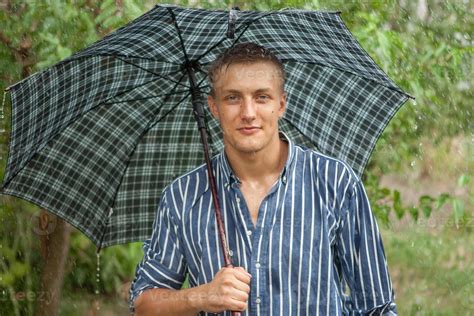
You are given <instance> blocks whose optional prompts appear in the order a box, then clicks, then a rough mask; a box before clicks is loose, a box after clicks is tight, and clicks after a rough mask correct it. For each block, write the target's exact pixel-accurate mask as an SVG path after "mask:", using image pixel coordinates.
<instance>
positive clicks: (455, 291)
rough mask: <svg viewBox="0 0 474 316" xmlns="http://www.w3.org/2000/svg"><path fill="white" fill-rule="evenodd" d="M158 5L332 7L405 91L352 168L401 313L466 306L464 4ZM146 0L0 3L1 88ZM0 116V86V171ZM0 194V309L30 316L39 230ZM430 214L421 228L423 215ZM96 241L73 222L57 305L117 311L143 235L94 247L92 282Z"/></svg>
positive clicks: (469, 182) (468, 178)
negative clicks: (363, 160)
mask: <svg viewBox="0 0 474 316" xmlns="http://www.w3.org/2000/svg"><path fill="white" fill-rule="evenodd" d="M169 3H180V4H182V5H185V6H198V7H204V8H219V9H225V8H230V7H231V6H234V5H237V6H239V7H240V8H241V9H242V10H251V9H252V10H253V9H257V10H270V9H271V10H276V9H280V8H284V7H293V8H304V9H319V10H331V11H333V10H337V11H342V14H341V16H342V18H343V19H344V21H345V22H346V25H347V27H348V28H349V30H350V31H351V32H352V33H353V34H354V35H355V37H356V38H357V39H358V40H359V42H360V43H361V45H362V46H363V47H364V48H365V50H366V51H367V52H368V53H369V54H370V55H371V56H372V58H373V59H374V60H375V61H376V62H377V64H378V65H380V67H381V68H382V69H383V70H384V71H385V72H386V73H387V74H388V75H389V76H390V78H393V79H394V81H395V82H396V83H397V84H398V85H399V86H400V87H401V88H402V89H404V90H405V91H407V92H408V93H409V94H411V95H413V96H414V97H415V98H416V101H415V102H408V103H407V104H406V105H405V106H404V107H403V108H402V109H401V110H400V111H399V112H398V113H397V114H396V115H395V117H394V118H393V120H392V121H391V122H390V124H389V125H388V126H387V128H386V130H385V131H384V133H383V134H382V135H381V138H380V140H379V142H378V144H377V147H376V149H375V151H374V153H373V157H372V159H371V161H370V163H369V165H368V168H367V170H366V173H365V175H364V182H365V184H366V187H367V191H368V195H369V198H370V200H371V204H372V208H373V210H374V212H375V214H376V216H377V218H378V220H379V222H380V223H382V226H383V227H382V232H383V238H384V241H385V248H386V250H387V257H388V260H389V267H390V269H391V270H390V271H391V273H392V274H393V279H394V287H395V291H396V293H397V295H398V298H399V300H397V302H398V305H399V312H400V314H401V315H465V314H466V311H467V314H469V311H471V312H472V311H473V306H474V302H473V301H472V293H474V280H473V278H472V276H473V275H474V274H473V272H474V271H473V269H472V262H473V258H472V254H473V253H474V251H473V249H472V245H473V244H474V237H473V235H472V228H473V225H472V224H473V208H474V207H473V206H474V193H473V187H474V183H473V182H474V180H473V179H472V175H473V174H474V158H473V157H474V150H473V146H472V143H473V141H474V132H473V128H472V127H473V126H472V124H473V117H472V116H473V108H472V100H473V95H472V94H473V89H472V86H473V79H472V78H473V75H472V53H473V46H472V34H473V31H474V27H473V19H472V16H473V13H474V12H473V11H474V9H473V7H472V5H471V4H470V2H469V1H440V0H432V1H422V0H418V1H406V0H405V1H403V0H402V1H393V0H391V1H362V2H359V1H342V0H334V1H329V0H323V1H318V0H314V1H297V0H293V1H279V0H266V1H217V0H215V1H214V0H209V1H179V2H178V1H176V2H169ZM153 5H154V3H153V2H151V1H138V0H121V1H112V0H106V1H101V2H95V1H86V0H82V1H81V0H76V1H71V0H69V1H60V0H43V1H2V2H1V3H0V22H1V25H2V27H1V29H0V86H1V87H7V86H8V85H10V84H13V83H15V82H17V81H19V80H21V79H22V78H24V77H25V76H28V75H29V74H32V73H34V72H36V71H39V70H41V69H44V68H46V67H49V66H51V65H53V64H54V63H56V62H58V61H59V60H61V59H63V58H65V57H67V56H69V55H70V54H71V53H73V52H75V51H78V50H80V49H82V48H84V47H87V46H88V45H90V44H91V43H93V42H94V41H96V40H98V39H99V38H101V37H103V36H104V35H106V34H108V33H109V32H111V31H113V30H114V29H116V28H118V27H120V26H122V25H124V24H125V23H127V22H129V21H131V20H132V19H134V18H136V17H138V16H139V15H141V14H142V13H144V12H145V11H147V10H149V9H150V8H151V7H152V6H153ZM10 113H11V112H10V101H9V98H8V96H7V98H6V104H5V106H4V114H0V115H4V118H3V117H1V118H0V122H1V123H0V124H3V125H2V126H0V129H1V130H2V133H0V144H1V147H0V155H1V156H2V159H1V160H0V169H1V171H0V174H1V175H2V177H3V170H4V169H5V164H6V159H5V158H6V154H7V144H8V139H9V131H10V124H11V122H10ZM387 178H388V179H389V180H387V181H385V182H383V181H384V179H387ZM390 179H391V180H390ZM394 179H395V180H394ZM397 179H401V180H400V182H401V184H398V182H397V181H398V180H397ZM1 199H2V202H3V203H1V204H0V221H1V225H0V233H1V234H0V236H1V240H2V241H1V244H0V251H1V253H0V256H1V258H0V259H1V260H0V297H1V299H0V301H1V302H2V304H0V315H32V314H33V310H34V302H35V301H36V300H38V299H39V297H38V295H39V294H38V293H37V292H35V291H36V290H37V288H38V283H39V280H38V278H39V274H40V269H41V256H40V254H39V244H38V238H37V236H36V235H35V233H34V231H33V229H32V218H33V217H34V215H35V214H37V212H38V208H37V207H36V206H34V205H32V204H29V203H27V202H24V201H22V200H19V199H16V198H14V197H9V196H2V197H1ZM430 220H433V221H434V224H433V225H423V224H427V223H429V221H430ZM95 251H96V249H95V247H94V246H93V245H92V243H91V242H90V241H89V240H88V239H87V238H86V237H84V236H83V235H82V234H81V233H79V232H77V231H74V232H73V234H72V237H71V248H70V254H69V258H68V263H67V267H66V271H67V275H66V278H65V280H64V287H63V294H62V297H63V299H62V305H61V314H64V315H84V314H85V313H86V312H87V311H88V310H90V309H91V306H92V307H94V304H96V303H97V302H102V303H101V304H102V305H101V306H102V309H104V308H109V305H113V304H110V300H113V299H115V300H116V302H120V304H118V305H120V306H119V307H120V308H122V309H120V310H119V309H115V310H114V312H113V314H115V315H117V314H119V313H120V312H122V313H126V303H125V301H124V297H126V289H127V284H128V282H130V281H131V280H132V278H133V276H134V270H135V266H136V264H137V262H138V261H139V260H140V259H141V256H142V251H141V244H140V243H134V244H129V245H121V246H114V247H110V248H106V249H104V250H102V252H101V259H100V271H99V275H100V278H99V281H98V282H97V278H96V274H97V272H98V271H97V270H96V268H97V261H96V254H95ZM96 291H98V294H96ZM35 293H36V294H35ZM469 297H470V298H469ZM91 302H92V303H91ZM105 302H109V303H105ZM118 305H116V307H115V308H118V307H117V306H118ZM94 308H95V307H94ZM110 309H112V307H110ZM124 311H125V312H124ZM473 313H474V312H473Z"/></svg>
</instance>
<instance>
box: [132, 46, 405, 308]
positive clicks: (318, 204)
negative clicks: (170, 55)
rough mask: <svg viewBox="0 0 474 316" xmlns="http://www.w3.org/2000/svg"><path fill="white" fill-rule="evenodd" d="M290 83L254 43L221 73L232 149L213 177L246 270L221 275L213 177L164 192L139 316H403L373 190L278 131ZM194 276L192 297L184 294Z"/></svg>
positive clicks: (220, 109)
mask: <svg viewBox="0 0 474 316" xmlns="http://www.w3.org/2000/svg"><path fill="white" fill-rule="evenodd" d="M284 78H285V75H284V70H283V66H282V64H281V62H280V61H279V60H278V58H276V57H275V55H273V54H272V53H271V52H270V51H269V50H267V49H265V48H263V47H261V46H258V45H256V44H252V43H244V44H238V45H236V46H234V47H233V48H231V49H230V50H228V51H227V52H225V53H224V54H223V55H222V56H220V57H219V58H218V59H217V60H216V61H215V62H214V63H213V65H212V66H211V68H210V70H209V79H210V83H211V86H212V91H211V93H210V95H209V96H208V104H209V108H210V111H211V112H212V114H213V116H214V117H215V118H216V119H217V120H218V121H219V123H220V125H221V128H222V132H223V138H224V146H225V147H224V151H223V152H222V153H221V154H219V155H217V156H216V157H214V158H213V168H214V174H215V175H216V181H217V186H218V194H219V199H220V203H221V206H222V212H223V214H222V216H223V219H224V225H225V228H226V233H227V239H228V244H229V249H231V251H232V253H231V255H232V261H233V264H234V266H235V267H234V268H221V267H223V266H224V260H223V256H222V254H221V248H220V244H219V240H218V236H217V229H216V220H215V215H214V210H213V207H212V197H211V191H210V189H209V185H208V178H207V173H206V168H205V166H201V167H199V168H197V169H195V170H193V171H191V172H189V173H187V174H185V175H183V176H182V177H180V178H178V179H176V180H175V181H174V182H173V183H171V184H170V185H169V186H168V187H167V188H166V189H165V190H164V192H163V197H162V199H161V202H160V206H159V208H158V212H157V216H156V220H155V223H154V227H153V234H152V236H151V239H150V240H147V241H146V242H145V245H144V251H145V256H144V258H143V260H142V262H141V263H140V264H139V265H138V267H137V274H136V278H135V280H134V282H133V284H132V289H131V307H132V309H133V308H135V313H136V315H196V314H197V313H199V312H201V314H202V315H210V314H211V313H221V312H223V311H230V310H234V311H243V315H289V314H291V313H294V314H295V315H296V314H302V315H331V316H332V315H366V314H371V315H396V305H395V303H394V293H393V290H392V285H391V280H390V276H389V272H388V268H387V264H386V260H385V254H384V249H383V246H382V241H381V238H380V234H379V231H378V228H377V224H376V222H375V218H374V217H373V214H372V213H371V210H370V206H369V202H368V200H367V196H366V194H365V191H364V187H363V185H362V182H361V181H360V179H358V178H357V176H356V175H355V173H354V172H353V171H352V169H351V168H350V167H349V166H348V165H347V164H345V163H344V162H343V161H340V160H337V159H334V158H331V157H327V156H325V155H322V154H320V153H317V152H315V151H312V150H309V149H306V148H302V147H300V146H298V145H296V144H294V143H293V142H292V141H291V140H290V139H288V137H287V136H286V135H285V134H283V133H280V132H279V130H278V120H279V119H280V118H281V117H282V116H283V114H284V112H285V108H286V93H285V91H284ZM186 273H188V275H189V283H190V286H191V288H189V289H180V288H181V285H182V282H183V281H184V278H185V274H186ZM222 315H224V313H223V314H222ZM225 315H230V312H226V314H225Z"/></svg>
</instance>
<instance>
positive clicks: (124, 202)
mask: <svg viewBox="0 0 474 316" xmlns="http://www.w3.org/2000/svg"><path fill="white" fill-rule="evenodd" d="M236 17H237V16H236V15H235V12H232V14H231V15H230V18H229V11H219V10H216V11H209V10H202V9H186V8H181V7H175V6H161V5H160V6H156V7H155V8H153V9H152V10H151V11H149V12H147V13H146V14H144V15H142V16H140V17H139V18H137V19H135V20H134V21H132V22H131V23H129V24H127V25H126V26H124V27H122V28H120V29H118V30H116V31H115V32H113V33H111V34H110V35H108V36H106V37H105V38H103V39H102V40H100V41H98V42H96V43H94V44H93V45H92V46H90V47H88V48H86V49H84V50H82V51H80V52H78V53H76V54H74V55H73V56H71V57H69V58H67V59H65V60H63V61H61V62H59V63H58V64H56V65H54V66H52V67H51V68H49V69H46V70H44V71H41V72H38V73H36V74H34V75H32V76H30V77H28V78H26V79H25V80H23V81H21V82H19V83H17V84H15V85H13V86H11V87H10V88H9V90H10V92H11V97H12V132H11V140H10V147H9V156H8V161H7V167H6V171H5V176H4V179H3V184H2V188H1V190H2V193H4V194H9V195H13V196H17V197H20V198H22V199H25V200H28V201H31V202H33V203H35V204H37V205H39V206H41V207H43V208H45V209H47V210H48V211H50V212H52V213H54V214H57V215H58V216H59V217H61V218H63V219H64V220H66V221H67V222H69V223H71V224H72V225H74V226H75V227H77V228H78V229H79V230H81V231H82V232H83V233H85V234H86V235H87V236H88V237H89V238H90V239H91V240H92V241H93V242H94V243H95V244H96V245H97V246H98V247H105V246H110V245H113V244H118V243H126V242H131V241H138V240H143V239H145V238H147V237H148V236H149V235H150V233H151V227H152V222H153V220H154V215H155V211H156V207H157V204H158V202H159V198H160V193H161V190H162V189H163V188H164V186H165V185H167V184H168V183H169V182H170V181H171V180H172V179H173V178H175V177H177V176H178V175H180V174H182V173H184V172H186V171H188V170H190V169H192V168H195V167H196V166H198V165H200V164H202V162H203V158H202V157H203V147H202V145H201V141H200V138H199V133H196V127H197V125H196V122H195V120H194V118H193V115H194V114H193V106H192V105H191V100H192V94H193V95H194V99H195V101H196V100H197V101H199V102H201V103H203V101H202V95H204V94H207V93H208V91H209V86H208V82H207V68H208V66H209V65H210V63H211V62H212V61H213V60H214V59H215V58H216V57H217V55H218V54H220V53H222V52H223V51H224V50H226V49H227V48H229V47H231V46H232V45H234V44H236V43H239V42H255V43H258V44H260V45H263V46H265V47H267V48H271V49H272V50H273V51H274V52H275V53H276V54H277V56H278V57H279V58H280V59H281V60H282V61H283V63H284V66H285V70H286V73H287V82H286V86H285V89H286V91H287V92H288V97H287V110H286V114H285V116H284V117H283V119H282V120H281V124H280V128H281V129H282V130H283V131H285V132H286V133H287V134H288V135H289V136H290V137H291V138H292V139H293V140H294V141H295V142H296V143H299V144H302V145H305V146H307V147H311V148H314V149H317V150H318V151H320V152H322V153H324V154H327V155H331V156H334V157H337V158H340V159H343V160H345V161H346V162H348V163H349V165H351V166H352V168H353V169H354V170H355V172H356V173H357V174H358V175H361V174H362V172H363V169H364V167H365V165H366V164H367V161H368V159H369V157H370V154H371V152H372V150H373V147H374V145H375V142H376V141H377V138H378V137H379V135H380V134H381V133H382V131H383V129H384V128H385V126H386V125H387V123H388V121H389V120H390V119H391V117H392V116H393V115H394V114H395V113H396V112H397V110H398V109H399V108H400V107H401V105H402V104H403V103H404V102H405V101H406V100H407V98H408V97H409V96H408V95H407V94H405V93H404V92H403V91H402V90H401V89H400V88H398V87H397V86H396V85H395V84H394V83H393V82H392V81H391V80H390V79H389V78H388V77H387V75H386V74H384V72H383V71H382V70H381V69H380V68H379V67H378V66H377V65H376V64H375V63H374V61H373V60H372V59H371V58H370V56H369V55H368V54H367V53H366V52H365V51H364V50H363V49H362V48H361V46H360V45H359V44H358V42H357V41H356V40H355V39H354V38H353V36H352V35H351V33H350V32H349V31H348V29H347V28H346V26H345V24H344V22H343V21H342V19H341V17H340V15H339V12H317V11H306V10H281V11H267V12H255V11H241V12H239V13H238V18H236ZM190 72H191V73H192V76H191V75H190ZM191 77H194V78H195V83H194V85H195V91H194V93H192V91H191V89H190V87H191V85H192V82H191V80H190V78H191ZM196 91H197V92H198V93H196ZM199 98H201V99H200V100H198V99H199ZM202 115H203V116H205V117H206V122H207V123H206V125H207V135H208V138H209V146H210V149H211V154H215V153H217V152H219V151H221V150H222V148H223V143H222V137H221V136H222V135H221V131H220V127H219V125H218V123H217V122H216V121H215V120H213V119H212V118H211V114H210V113H209V111H208V109H207V107H205V108H204V109H203V113H202Z"/></svg>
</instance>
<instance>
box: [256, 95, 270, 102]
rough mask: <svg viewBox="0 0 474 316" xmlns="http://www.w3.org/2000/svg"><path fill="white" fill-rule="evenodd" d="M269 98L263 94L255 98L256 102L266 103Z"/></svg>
mask: <svg viewBox="0 0 474 316" xmlns="http://www.w3.org/2000/svg"><path fill="white" fill-rule="evenodd" d="M269 98H270V97H269V96H268V95H265V94H261V95H259V96H257V100H258V101H267V100H268V99H269Z"/></svg>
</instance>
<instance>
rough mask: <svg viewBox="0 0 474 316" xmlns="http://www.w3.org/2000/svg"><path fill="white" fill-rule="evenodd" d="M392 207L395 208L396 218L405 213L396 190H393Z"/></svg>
mask: <svg viewBox="0 0 474 316" xmlns="http://www.w3.org/2000/svg"><path fill="white" fill-rule="evenodd" d="M393 209H394V210H395V214H397V218H398V219H401V218H402V217H403V215H404V214H405V210H404V209H403V207H402V201H401V198H400V191H398V190H394V191H393Z"/></svg>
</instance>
